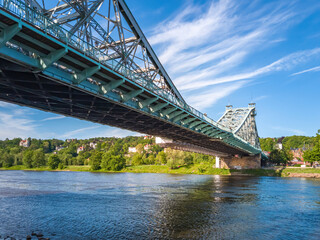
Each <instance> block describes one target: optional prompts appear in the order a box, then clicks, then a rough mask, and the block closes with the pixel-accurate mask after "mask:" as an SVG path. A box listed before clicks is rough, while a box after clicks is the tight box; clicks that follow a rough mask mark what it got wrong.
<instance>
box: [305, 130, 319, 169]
mask: <svg viewBox="0 0 320 240" xmlns="http://www.w3.org/2000/svg"><path fill="white" fill-rule="evenodd" d="M303 159H304V160H305V161H307V162H310V163H311V164H313V163H314V162H316V161H317V162H320V130H318V133H317V135H316V139H315V145H314V147H313V148H312V149H309V150H307V151H305V152H304V154H303Z"/></svg>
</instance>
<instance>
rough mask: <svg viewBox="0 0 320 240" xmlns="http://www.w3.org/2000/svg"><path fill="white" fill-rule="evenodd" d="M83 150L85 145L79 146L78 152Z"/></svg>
mask: <svg viewBox="0 0 320 240" xmlns="http://www.w3.org/2000/svg"><path fill="white" fill-rule="evenodd" d="M83 150H84V147H83V146H81V147H78V149H77V154H79V152H81V151H83Z"/></svg>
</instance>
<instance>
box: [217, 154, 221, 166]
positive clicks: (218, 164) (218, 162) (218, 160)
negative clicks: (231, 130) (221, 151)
mask: <svg viewBox="0 0 320 240" xmlns="http://www.w3.org/2000/svg"><path fill="white" fill-rule="evenodd" d="M216 168H221V166H220V157H217V156H216Z"/></svg>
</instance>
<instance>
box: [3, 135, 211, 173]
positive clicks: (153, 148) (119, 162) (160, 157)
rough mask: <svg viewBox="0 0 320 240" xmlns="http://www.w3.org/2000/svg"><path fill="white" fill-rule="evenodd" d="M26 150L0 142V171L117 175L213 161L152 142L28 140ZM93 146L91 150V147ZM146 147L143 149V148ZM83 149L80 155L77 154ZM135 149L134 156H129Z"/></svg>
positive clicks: (17, 140)
mask: <svg viewBox="0 0 320 240" xmlns="http://www.w3.org/2000/svg"><path fill="white" fill-rule="evenodd" d="M28 140H29V141H30V146H29V147H23V146H19V143H20V141H21V139H20V138H15V139H12V140H9V139H6V140H4V141H0V167H6V168H8V167H11V166H16V165H23V166H25V167H27V168H40V167H46V166H48V167H50V168H51V169H57V168H60V169H63V168H65V167H66V166H69V165H90V166H91V169H92V170H99V169H105V170H110V171H119V170H121V169H122V168H125V167H126V166H137V165H167V166H169V167H170V168H177V167H179V166H182V165H189V164H195V163H201V162H206V163H214V161H215V158H214V157H212V156H207V155H203V154H197V153H189V152H183V151H178V150H173V149H166V150H164V149H163V148H161V147H160V146H159V145H156V144H155V141H154V138H147V139H144V138H143V137H133V136H130V137H125V138H115V137H111V138H94V139H84V140H77V139H72V140H71V139H70V140H65V141H63V140H58V139H46V140H41V139H28ZM90 143H93V144H94V147H92V146H90ZM146 145H147V146H148V148H147V149H145V148H144V147H145V146H146ZM79 147H83V149H81V151H77V150H78V148H79ZM129 147H135V148H136V152H135V153H129V151H128V150H129Z"/></svg>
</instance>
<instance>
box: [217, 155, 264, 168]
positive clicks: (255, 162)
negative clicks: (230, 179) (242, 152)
mask: <svg viewBox="0 0 320 240" xmlns="http://www.w3.org/2000/svg"><path fill="white" fill-rule="evenodd" d="M216 164H217V162H216ZM216 166H217V165H216ZM220 168H225V169H251V168H261V154H258V155H254V156H246V157H221V158H220Z"/></svg>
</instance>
